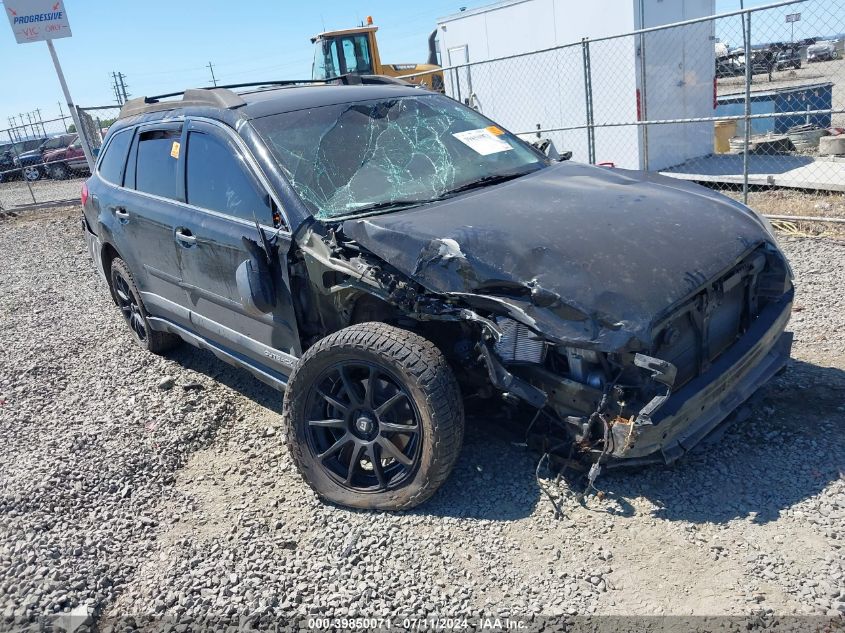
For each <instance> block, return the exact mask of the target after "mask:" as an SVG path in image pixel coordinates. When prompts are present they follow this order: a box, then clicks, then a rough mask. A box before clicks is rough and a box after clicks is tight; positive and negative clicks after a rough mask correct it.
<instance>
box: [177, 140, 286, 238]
mask: <svg viewBox="0 0 845 633" xmlns="http://www.w3.org/2000/svg"><path fill="white" fill-rule="evenodd" d="M246 169H247V168H246V165H244V164H243V162H242V161H241V160H240V158H238V157H237V155H236V154H235V152H234V149H233V148H232V147H230V146H229V145H228V144H226V143H225V142H224V141H222V140H220V139H217V138H215V137H213V136H210V135H208V134H205V133H203V132H189V134H188V156H187V163H186V166H185V170H186V174H185V186H186V192H185V193H186V196H187V199H188V204H192V205H194V206H197V207H202V208H203V209H210V210H212V211H219V212H220V213H225V214H227V215H233V216H235V217H237V218H241V219H243V220H250V221H251V220H253V219H257V220H258V221H259V222H263V223H265V224H269V223H270V222H271V221H272V213H271V209H270V206H269V201H270V199H269V197H268V196H267V195H265V194H264V193H263V192H262V191H261V190H260V189H259V187H258V185H257V183H255V182H254V180H253V178H252V177H251V176H250V175H249V174H248V173H247V171H246Z"/></svg>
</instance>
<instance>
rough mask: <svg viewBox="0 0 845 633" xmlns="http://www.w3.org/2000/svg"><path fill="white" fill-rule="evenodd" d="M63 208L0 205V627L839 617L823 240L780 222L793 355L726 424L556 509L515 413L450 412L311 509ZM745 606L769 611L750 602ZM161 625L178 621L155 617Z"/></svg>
mask: <svg viewBox="0 0 845 633" xmlns="http://www.w3.org/2000/svg"><path fill="white" fill-rule="evenodd" d="M78 217H79V210H78V209H77V208H66V209H59V210H52V211H48V212H39V213H38V214H27V215H23V216H20V217H17V218H6V219H5V220H3V219H0V287H1V288H2V289H3V292H2V293H0V349H2V350H3V353H2V354H0V463H2V464H3V467H2V468H3V472H2V486H0V629H2V628H4V627H12V626H20V625H21V624H23V623H27V622H32V621H35V620H37V619H38V618H39V617H41V616H44V615H47V614H59V613H65V614H66V613H69V612H71V611H72V610H73V612H74V613H76V614H80V618H81V620H80V621H82V620H87V621H88V622H89V624H92V623H94V622H99V623H100V624H101V625H102V624H103V623H104V622H107V621H108V620H110V619H111V618H115V617H125V616H132V617H133V618H134V621H135V623H136V624H138V625H143V624H144V623H145V622H148V621H149V620H150V619H152V618H165V620H166V621H167V622H169V623H171V624H173V625H174V626H176V628H174V630H177V631H180V632H181V631H185V630H186V627H185V623H186V622H188V621H197V620H200V619H203V618H212V621H217V620H218V619H223V618H230V619H232V620H237V618H240V617H244V618H248V619H249V623H250V624H253V625H258V626H269V625H270V624H271V623H278V622H294V626H295V627H297V628H298V627H299V626H302V627H303V628H305V627H306V626H307V624H306V622H307V621H306V620H305V619H304V618H307V616H309V615H310V616H315V615H317V616H337V617H347V616H355V615H357V616H372V617H384V616H393V617H394V618H395V617H397V616H403V615H406V616H409V617H416V618H420V617H424V616H426V615H428V616H435V615H437V616H442V617H459V616H462V617H472V616H478V615H481V614H492V615H497V616H500V617H506V616H508V615H510V616H511V617H519V618H525V619H526V620H532V619H534V620H535V622H540V621H542V618H544V617H547V616H555V617H556V616H561V615H566V614H569V615H574V614H579V615H580V614H617V615H620V614H624V615H630V614H637V615H660V614H675V615H690V614H695V615H725V614H731V615H736V616H750V615H752V614H756V615H755V617H758V616H759V617H762V618H763V620H762V621H768V620H770V619H771V616H772V615H773V614H779V615H782V614H793V613H794V614H808V613H812V614H817V615H820V616H824V617H826V618H832V617H838V616H837V614H841V613H843V612H845V556H843V550H842V547H843V545H845V529H843V527H844V526H845V520H844V519H845V428H843V424H842V420H843V413H845V291H843V286H842V279H843V277H845V242H841V241H835V240H829V239H817V238H814V239H806V238H794V237H788V236H784V237H783V239H784V242H783V245H784V248H785V249H786V251H787V254H788V256H789V257H790V260H791V262H792V265H793V267H794V270H795V274H796V285H797V288H798V298H797V304H796V308H795V310H796V312H795V314H794V317H793V320H792V326H791V327H792V329H794V331H795V336H796V340H795V348H794V353H793V360H792V361H791V363H790V366H789V368H788V370H787V371H786V373H785V374H784V375H782V376H781V377H779V378H778V379H776V380H775V381H774V383H772V384H771V385H770V386H769V387H768V388H766V389H765V390H764V391H763V393H761V394H760V397H759V398H758V400H757V402H756V404H755V405H754V406H753V410H752V414H751V416H750V418H748V419H747V420H745V421H744V422H742V423H739V424H737V425H736V426H735V427H733V428H732V429H731V430H729V431H728V432H727V433H726V435H725V436H724V437H723V438H722V439H721V440H720V441H718V442H717V443H715V444H713V445H710V446H706V447H702V448H700V449H699V450H697V451H696V452H695V453H694V454H692V455H690V456H688V457H687V458H685V459H684V460H682V461H681V462H680V463H678V464H677V465H675V466H673V467H653V468H648V469H644V470H640V471H637V472H626V473H619V474H614V475H612V476H603V477H601V478H600V479H599V480H598V482H597V483H598V486H599V488H600V489H601V490H602V491H603V492H604V493H605V495H606V496H605V498H604V499H603V500H599V499H598V498H596V497H591V498H590V499H589V500H588V502H587V504H586V506H583V507H582V506H581V505H579V504H578V503H577V502H576V501H575V500H574V499H573V498H572V496H571V495H570V494H569V493H568V491H567V489H566V487H565V486H564V485H560V486H555V484H554V482H551V481H550V482H549V483H550V485H552V486H553V487H554V489H555V490H556V494H557V495H558V496H559V497H560V498H561V499H562V502H563V506H564V510H565V516H564V518H563V519H561V520H555V519H554V517H553V513H552V508H551V505H550V504H549V502H548V501H547V500H546V499H545V498H544V497H543V495H542V494H541V492H540V490H539V488H538V486H537V483H536V481H535V476H534V471H535V466H536V462H537V457H538V456H537V455H535V454H532V453H530V452H528V451H527V450H526V449H525V448H524V447H523V446H521V445H520V444H519V441H518V440H519V435H518V434H516V433H515V432H514V429H515V428H517V427H519V426H520V425H524V424H525V421H524V420H512V421H509V422H508V423H507V424H501V423H500V422H498V421H493V420H490V419H487V418H484V417H478V416H476V417H474V418H473V419H471V420H470V421H469V424H468V432H467V438H466V443H465V446H464V450H463V453H462V457H461V459H460V461H459V463H458V466H457V468H456V469H455V471H454V473H453V474H452V476H451V479H450V480H449V481H448V482H447V483H446V485H445V486H444V488H443V489H442V490H441V491H440V492H439V493H438V494H437V495H436V496H435V497H434V499H433V500H432V501H431V502H429V503H428V504H426V505H424V506H423V507H421V508H419V509H417V510H415V511H413V512H408V513H403V514H393V513H367V512H355V511H349V510H345V509H339V508H336V507H330V506H326V505H324V504H322V503H320V502H319V501H317V499H316V498H315V497H314V495H313V494H312V493H311V492H310V490H309V488H308V487H307V486H306V485H305V484H304V483H303V482H302V481H301V480H300V479H299V477H298V476H297V475H296V473H295V471H294V468H293V466H292V464H291V461H290V459H289V457H288V454H287V451H286V449H285V447H284V446H283V444H282V442H281V434H280V429H279V425H280V417H279V409H280V403H281V397H280V395H279V394H278V393H277V392H274V391H273V390H271V389H270V388H268V387H266V386H264V385H262V384H261V383H259V382H257V381H255V380H254V379H252V378H251V377H250V376H248V375H247V374H246V373H244V372H241V371H238V370H236V369H233V368H231V367H229V366H227V365H225V364H223V363H222V362H220V361H218V360H216V359H215V358H214V357H213V356H211V355H210V354H207V353H204V352H201V351H197V350H194V349H192V348H189V347H184V348H182V349H180V350H178V351H176V352H174V353H173V354H172V355H171V356H169V357H167V358H160V357H156V356H152V355H149V354H146V353H143V352H141V351H139V350H138V349H136V347H135V346H134V344H133V343H132V342H131V340H130V338H129V336H128V335H127V334H126V333H125V331H124V325H123V323H122V321H121V319H120V317H119V315H118V312H117V310H116V308H115V307H114V305H113V304H112V303H111V302H110V300H109V298H108V296H107V293H106V289H105V286H104V284H103V283H102V282H101V281H100V280H99V278H97V277H96V276H95V273H94V271H93V269H92V267H91V264H90V262H89V259H88V256H87V253H86V250H85V247H84V243H83V241H82V236H81V234H80V229H79V221H78ZM767 618H768V620H767ZM177 623H179V624H178V626H177Z"/></svg>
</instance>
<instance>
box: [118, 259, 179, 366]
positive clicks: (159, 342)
mask: <svg viewBox="0 0 845 633" xmlns="http://www.w3.org/2000/svg"><path fill="white" fill-rule="evenodd" d="M118 277H122V278H123V279H124V280H125V281H126V285H127V286H128V288H129V292H130V293H131V294H132V297H133V298H134V300H135V302H136V303H137V305H138V307H139V308H140V311H141V317H142V319H143V324H144V329H145V333H146V336H145V337H144V338H141V337H140V336H139V335H138V334H137V333H136V332H135V330H134V329H132V327H128V329H129V333H130V334H131V335H132V338H133V339H134V340H135V342H136V343H138V345H140V346H141V347H142V348H143V349H145V350H147V351H148V352H152V353H153V354H163V353H165V352H167V351H169V350H171V349H173V348H174V347H176V346H177V345H179V344H180V343H181V342H182V339H181V338H179V337H178V336H176V335H175V334H170V333H169V332H157V331H156V330H154V329H152V328H151V327H150V323H149V321H148V320H147V309H146V307H145V306H144V302H143V301H141V293H140V292H139V291H138V286H137V285H136V284H135V278H134V277H133V276H132V273H131V272H130V271H129V266H127V265H126V262H125V261H123V260H122V259H120V258H119V257H115V258H114V259H113V260H112V263H111V268H110V269H109V288H110V290H111V293H112V299H114V302H115V304H116V305H117V306H118V307H120V300H119V298H118V295H117V290H116V287H117V279H118Z"/></svg>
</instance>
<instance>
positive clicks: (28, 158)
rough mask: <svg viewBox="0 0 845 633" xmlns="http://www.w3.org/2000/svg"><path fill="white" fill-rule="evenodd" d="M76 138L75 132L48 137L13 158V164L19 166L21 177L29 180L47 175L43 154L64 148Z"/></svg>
mask: <svg viewBox="0 0 845 633" xmlns="http://www.w3.org/2000/svg"><path fill="white" fill-rule="evenodd" d="M76 138H77V135H76V134H61V135H59V136H54V137H52V138H48V139H47V140H45V141H44V142H42V143H41V144H40V145H39V146H38V147H36V148H35V149H32V150H29V151H27V152H23V153H22V154H20V155H19V156H17V157H16V158H15V164H16V165H17V167H19V168H20V170H21V173H22V175H23V177H24V178H25V179H26V180H29V181H30V182H32V181H35V180H38V179H39V178H42V177H43V176H46V175H47V169H46V165H45V164H44V162H45V161H44V155H45V154H47V153H48V152H51V151H52V150H56V149H64V148H66V147H68V145H70V144H72V143H73V141H74V140H75V139H76Z"/></svg>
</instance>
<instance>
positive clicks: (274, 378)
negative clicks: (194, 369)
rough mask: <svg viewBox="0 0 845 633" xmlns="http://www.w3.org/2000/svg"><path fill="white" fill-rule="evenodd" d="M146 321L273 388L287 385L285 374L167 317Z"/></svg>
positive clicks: (152, 318)
mask: <svg viewBox="0 0 845 633" xmlns="http://www.w3.org/2000/svg"><path fill="white" fill-rule="evenodd" d="M147 321H149V323H150V326H151V327H152V328H153V329H154V330H158V331H160V332H170V333H171V334H175V335H177V336H179V337H180V338H182V340H184V341H185V342H187V343H190V344H191V345H193V346H194V347H199V348H200V349H207V350H208V351H210V352H211V353H212V354H214V355H215V356H216V357H217V358H219V359H220V360H222V361H223V362H226V363H229V364H230V365H234V366H235V367H239V368H241V369H245V370H247V371H248V372H249V373H251V374H252V375H253V376H255V377H256V378H258V380H260V381H261V382H263V383H266V384H268V385H270V386H271V387H273V388H274V389H278V390H279V391H284V390H285V388H286V387H287V384H288V377H287V376H286V375H284V374H282V373H280V372H277V371H274V370H272V369H270V368H269V367H264V366H262V365H257V364H256V363H255V362H253V361H252V360H250V359H247V358H246V357H244V356H242V355H240V354H238V353H236V352H232V351H230V350H227V349H225V348H223V347H221V346H220V345H218V344H217V343H214V342H213V341H209V340H208V339H206V338H203V337H202V336H199V335H198V334H196V333H194V332H191V331H190V330H188V329H185V328H183V327H182V326H180V325H176V324H175V323H173V322H172V321H168V320H167V319H162V318H160V317H147Z"/></svg>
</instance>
